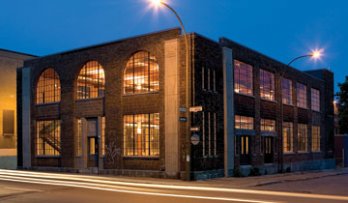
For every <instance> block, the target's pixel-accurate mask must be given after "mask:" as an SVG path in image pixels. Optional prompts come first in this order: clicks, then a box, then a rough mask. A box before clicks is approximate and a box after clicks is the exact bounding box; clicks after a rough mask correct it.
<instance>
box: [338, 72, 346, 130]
mask: <svg viewBox="0 0 348 203" xmlns="http://www.w3.org/2000/svg"><path fill="white" fill-rule="evenodd" d="M338 86H339V88H340V92H338V93H337V96H338V98H339V108H338V109H339V114H338V117H339V126H340V132H341V133H342V134H345V133H348V76H346V80H345V81H344V82H343V83H339V84H338Z"/></svg>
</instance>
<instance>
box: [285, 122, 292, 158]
mask: <svg viewBox="0 0 348 203" xmlns="http://www.w3.org/2000/svg"><path fill="white" fill-rule="evenodd" d="M293 142H294V134H293V124H292V123H289V122H284V123H283V152H285V153H286V152H293V151H294V146H293Z"/></svg>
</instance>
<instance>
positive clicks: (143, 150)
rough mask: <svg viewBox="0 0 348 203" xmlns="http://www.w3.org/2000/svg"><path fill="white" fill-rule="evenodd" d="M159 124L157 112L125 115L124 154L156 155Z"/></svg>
mask: <svg viewBox="0 0 348 203" xmlns="http://www.w3.org/2000/svg"><path fill="white" fill-rule="evenodd" d="M159 125H160V118H159V113H154V114H137V115H125V116H124V117H123V129H124V132H123V133H124V151H123V152H124V153H123V154H124V156H129V157H158V156H159Z"/></svg>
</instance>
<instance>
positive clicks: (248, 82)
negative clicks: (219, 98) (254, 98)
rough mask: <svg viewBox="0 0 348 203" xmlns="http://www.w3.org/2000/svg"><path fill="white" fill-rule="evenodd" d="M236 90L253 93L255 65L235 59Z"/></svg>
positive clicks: (242, 92) (248, 93) (237, 91)
mask: <svg viewBox="0 0 348 203" xmlns="http://www.w3.org/2000/svg"><path fill="white" fill-rule="evenodd" d="M234 91H235V92H236V93H241V94H246V95H253V67H252V66H251V65H249V64H246V63H243V62H240V61H238V60H234Z"/></svg>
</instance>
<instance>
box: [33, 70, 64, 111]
mask: <svg viewBox="0 0 348 203" xmlns="http://www.w3.org/2000/svg"><path fill="white" fill-rule="evenodd" d="M49 71H52V72H51V73H52V74H53V77H54V79H53V81H54V83H53V84H54V88H53V90H52V88H50V90H51V91H49V92H53V101H49V102H46V101H45V100H47V98H46V95H45V93H46V92H48V90H46V89H45V88H48V87H47V86H48V85H47V84H46V80H45V78H44V77H45V76H44V74H49ZM46 77H47V76H46ZM41 79H42V80H41ZM40 82H43V83H44V85H43V86H41V88H44V91H43V92H42V93H43V96H42V101H40V102H39V88H40V86H39V85H40ZM61 95H62V92H61V81H60V77H59V74H58V73H57V71H56V70H55V69H54V68H46V69H44V70H43V71H42V72H41V74H40V75H39V77H38V79H37V81H36V85H35V105H37V106H40V105H48V104H57V103H60V101H61Z"/></svg>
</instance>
